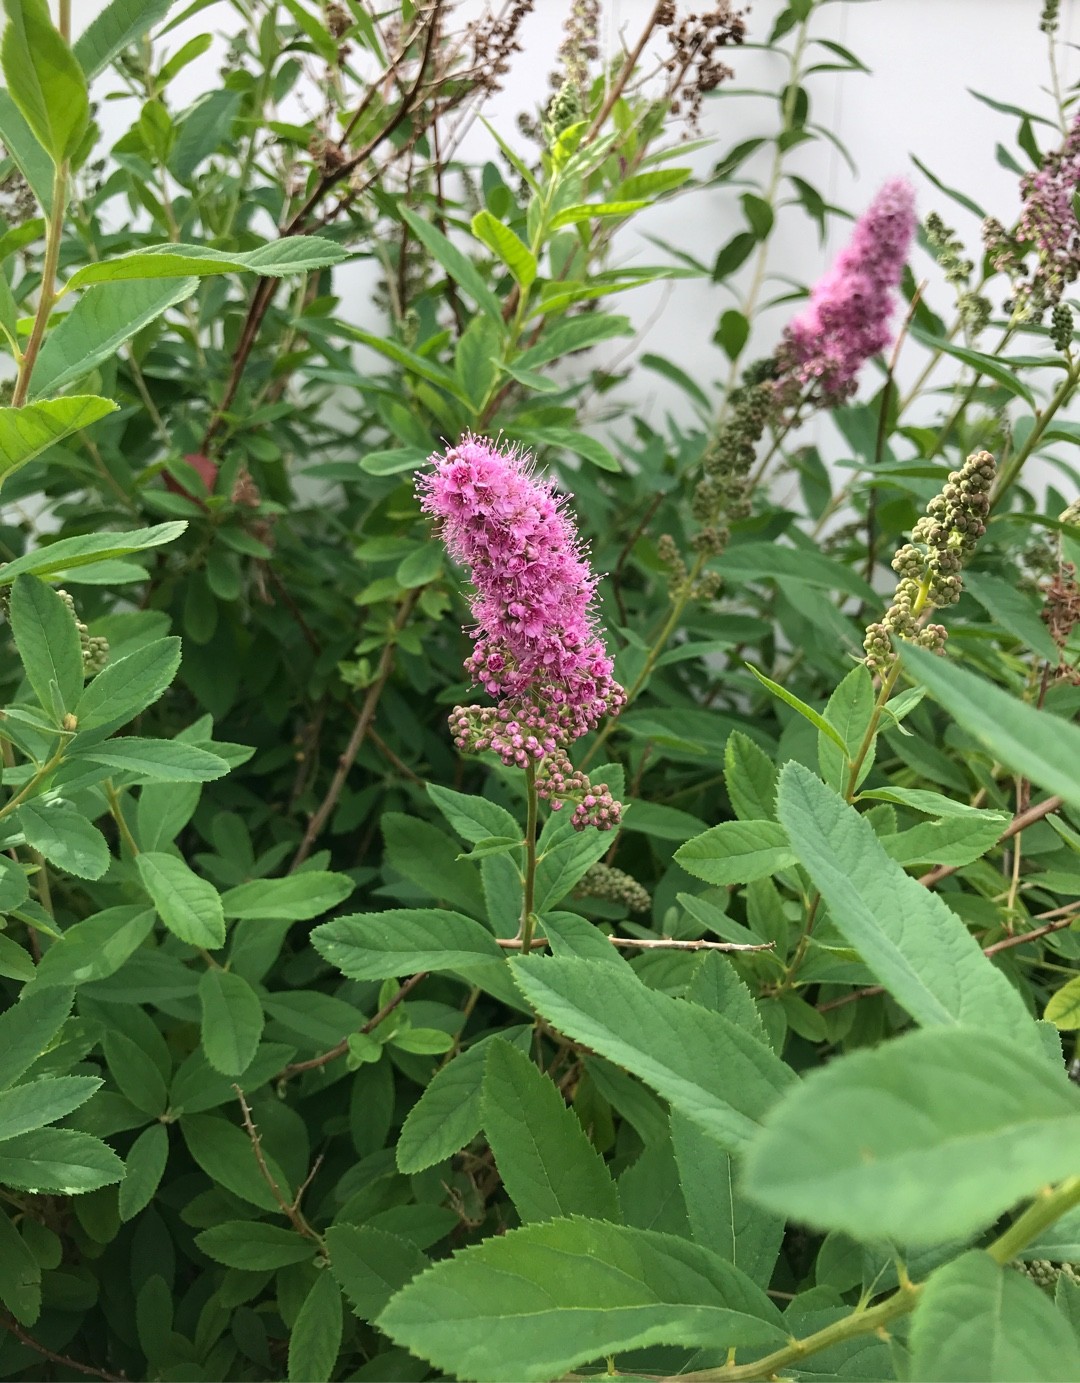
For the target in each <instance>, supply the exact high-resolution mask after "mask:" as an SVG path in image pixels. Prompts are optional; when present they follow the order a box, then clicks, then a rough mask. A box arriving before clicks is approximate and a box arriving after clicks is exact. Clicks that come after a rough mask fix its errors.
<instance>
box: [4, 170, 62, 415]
mask: <svg viewBox="0 0 1080 1383" xmlns="http://www.w3.org/2000/svg"><path fill="white" fill-rule="evenodd" d="M67 184H68V165H67V163H66V162H61V163H58V164H57V165H56V172H55V174H54V175H53V188H52V210H51V211H50V213H49V219H48V223H47V224H46V227H45V260H44V263H43V265H42V269H41V288H40V290H39V293H38V305H37V311H36V312H35V313H34V325H33V327H32V328H31V330H30V340H29V341H28V342H27V346H26V350H25V351H24V353H23V355H22V358H21V359H20V361H19V373H18V377H17V378H16V380H15V390H14V393H13V394H12V396H11V406H12V408H22V406H23V405H24V404H25V403H26V396H27V394H28V393H29V391H30V376H31V375H32V374H33V372H34V365H35V364H36V362H37V357H38V351H39V350H40V349H41V343H42V341H43V340H44V338H45V328H46V326H47V325H48V322H49V316H50V314H51V312H52V310H53V306H54V305H55V303H56V271H57V268H58V267H59V264H60V242H61V239H62V237H63V229H64V206H65V203H66V200H67Z"/></svg>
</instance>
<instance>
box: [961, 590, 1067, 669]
mask: <svg viewBox="0 0 1080 1383" xmlns="http://www.w3.org/2000/svg"><path fill="white" fill-rule="evenodd" d="M964 590H965V591H967V592H968V594H969V595H973V596H974V597H975V599H976V600H977V601H978V602H979V604H980V605H981V606H982V607H983V609H984V610H985V611H986V612H987V614H988V615H989V616H990V618H991V619H992V620H993V621H994V623H995V624H1000V625H1001V627H1002V629H1004V630H1005V631H1006V633H1009V634H1012V635H1014V636H1015V637H1016V638H1018V639H1019V640H1020V642H1021V643H1023V644H1025V645H1026V646H1027V647H1028V648H1030V649H1031V650H1032V651H1033V652H1035V653H1037V654H1038V655H1039V657H1040V658H1043V659H1045V660H1046V661H1047V662H1048V663H1051V664H1052V665H1053V666H1055V667H1056V666H1057V662H1058V648H1057V644H1055V643H1054V640H1053V639H1052V638H1051V637H1050V631H1049V630H1048V629H1047V627H1046V625H1045V624H1044V623H1043V622H1042V620H1041V619H1040V618H1039V606H1038V604H1037V603H1036V601H1035V599H1034V598H1033V597H1032V596H1030V595H1029V594H1028V593H1027V592H1026V591H1021V590H1018V589H1017V588H1016V586H1014V585H1012V584H1011V583H1010V582H1008V581H1003V580H1002V579H1001V577H1000V576H988V575H987V574H986V573H984V572H974V571H969V572H965V573H964Z"/></svg>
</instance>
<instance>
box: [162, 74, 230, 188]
mask: <svg viewBox="0 0 1080 1383" xmlns="http://www.w3.org/2000/svg"><path fill="white" fill-rule="evenodd" d="M241 99H242V98H241V95H240V92H239V91H234V90H231V89H230V88H229V87H222V88H219V89H218V90H216V91H207V92H205V93H204V94H203V95H202V96H200V97H199V98H198V99H197V100H196V101H195V102H194V103H193V104H192V105H191V106H189V107H188V109H187V111H186V112H185V114H184V117H183V119H182V120H181V121H180V122H179V126H178V133H177V136H176V143H175V144H174V146H173V149H172V153H171V154H170V155H169V171H170V172H171V173H172V174H173V176H174V177H175V178H176V179H177V181H178V182H182V183H184V184H185V185H186V186H189V187H190V186H191V184H192V180H193V178H194V174H195V170H196V169H197V168H198V166H199V164H200V163H202V161H203V160H204V159H207V158H209V157H210V155H211V154H213V153H214V152H216V150H218V149H219V148H220V147H221V146H222V145H223V144H225V143H226V141H227V140H228V138H229V134H230V132H231V130H232V127H233V120H234V119H235V117H236V113H237V111H238V110H239V109H240V103H241Z"/></svg>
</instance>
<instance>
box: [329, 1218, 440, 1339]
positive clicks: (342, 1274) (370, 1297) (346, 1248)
mask: <svg viewBox="0 0 1080 1383" xmlns="http://www.w3.org/2000/svg"><path fill="white" fill-rule="evenodd" d="M324 1237H325V1239H326V1246H327V1248H328V1249H329V1250H330V1271H331V1272H332V1273H333V1274H334V1277H335V1278H336V1279H337V1282H338V1285H339V1286H340V1287H341V1290H342V1291H343V1292H344V1293H345V1295H346V1296H347V1297H348V1298H349V1301H350V1302H351V1303H352V1307H353V1310H354V1311H355V1312H356V1314H357V1315H358V1316H359V1317H360V1319H361V1320H364V1321H372V1320H374V1319H375V1317H376V1316H377V1315H378V1314H379V1312H380V1311H381V1310H382V1309H383V1307H384V1306H385V1305H386V1303H387V1302H388V1301H389V1300H390V1298H391V1297H392V1296H393V1295H394V1293H395V1292H396V1291H398V1289H399V1288H401V1287H404V1286H405V1284H406V1283H407V1282H408V1281H409V1279H410V1278H413V1277H415V1276H416V1275H417V1273H419V1272H422V1271H423V1269H424V1268H426V1267H427V1266H428V1260H427V1258H426V1257H425V1256H424V1254H423V1253H422V1252H421V1251H420V1249H418V1248H417V1246H416V1245H415V1244H414V1243H412V1242H411V1241H410V1240H408V1239H403V1238H401V1236H400V1235H397V1234H389V1233H387V1231H386V1230H383V1229H378V1228H376V1227H375V1226H373V1225H362V1226H358V1225H344V1224H340V1225H331V1226H330V1228H329V1229H328V1230H327V1231H326V1234H325V1236H324Z"/></svg>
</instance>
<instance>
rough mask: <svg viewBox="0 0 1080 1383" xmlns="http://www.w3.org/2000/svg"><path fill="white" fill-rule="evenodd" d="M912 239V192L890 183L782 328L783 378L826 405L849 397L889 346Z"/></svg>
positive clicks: (907, 186)
mask: <svg viewBox="0 0 1080 1383" xmlns="http://www.w3.org/2000/svg"><path fill="white" fill-rule="evenodd" d="M914 235H915V193H914V190H913V189H912V187H911V185H910V183H908V182H906V181H905V180H904V179H903V178H894V179H892V181H890V182H887V183H886V184H885V185H884V187H882V189H881V190H880V192H878V194H877V196H876V197H875V198H874V200H873V201H872V202H871V203H870V205H869V206H868V207H867V209H866V210H865V211H864V212H863V214H862V216H860V217H859V219H858V221H856V223H855V229H854V230H853V232H852V235H851V239H850V240H849V241H848V243H847V245H846V246H845V247H844V248H843V249H842V250H841V251H840V253H839V255H838V256H837V258H836V261H835V263H834V264H833V266H832V268H831V269H829V270H828V272H827V273H826V274H825V275H824V276H823V277H822V278H820V279H819V280H818V282H817V283H816V284H815V285H814V287H813V288H812V289H811V290H810V303H809V305H808V306H807V307H806V309H805V310H804V311H803V312H801V313H800V314H799V315H798V316H797V317H796V318H795V319H794V320H793V321H792V322H791V323H790V325H789V326H788V327H787V329H786V330H785V332H784V339H783V341H782V343H781V346H780V351H779V361H780V367H781V373H782V375H787V376H789V377H794V379H796V380H797V381H798V383H799V384H800V385H802V386H803V387H807V386H811V385H812V386H815V388H816V390H817V391H818V393H819V395H820V401H821V402H822V403H825V404H832V403H839V402H842V401H843V400H844V399H846V398H849V397H850V396H851V395H852V394H853V393H854V392H855V387H856V382H857V379H858V374H859V371H860V369H861V368H862V366H863V365H864V364H865V363H866V362H867V361H868V360H869V359H870V358H871V356H874V355H877V353H878V352H879V351H882V350H884V349H885V347H886V346H888V345H889V343H890V341H891V340H892V330H891V328H890V325H889V321H890V318H891V317H892V314H893V309H894V307H895V304H896V295H895V289H896V288H897V287H898V285H899V283H900V278H901V275H902V274H903V271H904V264H905V262H906V260H907V256H908V252H909V250H910V249H911V242H912V239H913V237H914Z"/></svg>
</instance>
